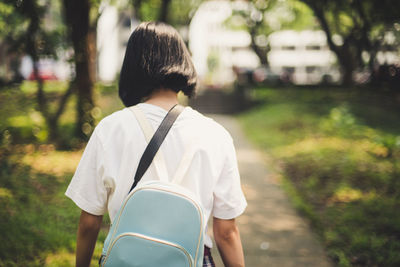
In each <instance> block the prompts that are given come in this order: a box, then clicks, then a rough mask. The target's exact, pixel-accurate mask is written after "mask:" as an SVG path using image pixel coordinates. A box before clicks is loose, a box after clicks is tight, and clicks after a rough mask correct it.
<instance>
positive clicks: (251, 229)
mask: <svg viewBox="0 0 400 267" xmlns="http://www.w3.org/2000/svg"><path fill="white" fill-rule="evenodd" d="M211 117H213V118H214V119H215V120H216V121H217V122H219V123H221V124H222V125H223V126H224V127H225V128H226V129H227V130H228V131H229V132H230V133H231V135H232V137H233V139H234V141H235V146H236V150H237V155H238V161H239V168H240V173H241V177H242V185H243V189H244V192H245V195H246V198H247V201H248V207H247V209H246V211H245V213H244V214H243V215H242V216H240V217H239V219H238V224H239V229H240V231H241V237H242V242H243V247H244V253H245V259H246V266H247V267H264V266H272V267H274V266H278V267H290V266H296V267H302V266H307V267H309V266H311V267H312V266H317V267H325V266H333V265H332V264H331V263H330V262H329V261H328V259H327V257H326V255H325V254H324V251H323V249H322V247H321V245H320V244H319V243H318V240H317V237H316V236H315V235H314V234H313V233H312V232H311V231H310V228H309V226H308V224H307V222H306V221H305V220H304V219H303V218H301V217H300V216H299V215H298V214H297V213H296V211H295V210H294V209H293V207H292V206H291V204H290V202H289V200H288V198H287V196H286V195H285V193H284V192H283V190H282V188H281V187H280V186H279V184H278V183H277V182H276V181H275V180H274V178H273V175H272V174H271V173H269V172H268V170H267V167H266V166H265V163H264V162H265V161H264V160H263V156H262V155H261V154H260V152H259V151H257V149H255V148H254V146H252V145H251V144H250V143H249V142H248V141H247V139H246V137H245V136H244V135H243V132H242V130H241V129H240V126H239V125H238V123H237V121H236V120H235V119H234V118H233V117H230V116H223V115H211ZM213 256H214V258H215V260H216V264H217V267H221V266H223V264H222V263H221V259H220V258H219V256H218V253H217V250H216V248H215V247H214V248H213Z"/></svg>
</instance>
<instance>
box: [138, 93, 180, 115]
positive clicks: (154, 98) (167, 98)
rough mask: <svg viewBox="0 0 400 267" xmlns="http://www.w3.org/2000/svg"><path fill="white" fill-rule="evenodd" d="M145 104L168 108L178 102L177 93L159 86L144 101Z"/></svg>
mask: <svg viewBox="0 0 400 267" xmlns="http://www.w3.org/2000/svg"><path fill="white" fill-rule="evenodd" d="M145 103H147V104H152V105H156V106H159V107H161V108H163V109H165V110H170V109H171V108H172V107H173V106H174V105H176V104H178V94H177V93H176V92H174V91H172V90H170V89H165V88H161V89H159V90H155V91H154V92H153V93H152V94H151V95H150V96H149V97H148V98H147V100H146V101H145Z"/></svg>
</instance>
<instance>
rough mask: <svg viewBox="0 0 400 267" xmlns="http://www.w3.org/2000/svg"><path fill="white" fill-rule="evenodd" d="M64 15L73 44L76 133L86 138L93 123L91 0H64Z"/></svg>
mask: <svg viewBox="0 0 400 267" xmlns="http://www.w3.org/2000/svg"><path fill="white" fill-rule="evenodd" d="M64 8H65V17H66V22H67V25H68V28H69V31H70V35H71V40H72V45H73V48H74V61H75V72H76V76H75V85H76V94H77V98H78V99H77V106H76V110H77V119H76V135H77V136H78V137H80V138H85V139H86V138H87V137H88V135H89V134H90V133H91V131H92V130H93V127H94V118H93V116H92V115H91V111H92V109H93V107H94V100H93V87H94V82H95V70H96V69H95V66H96V65H95V57H96V27H91V26H90V20H89V19H90V18H89V12H90V0H64Z"/></svg>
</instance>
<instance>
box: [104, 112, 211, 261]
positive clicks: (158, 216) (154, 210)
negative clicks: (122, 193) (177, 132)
mask: <svg viewBox="0 0 400 267" xmlns="http://www.w3.org/2000/svg"><path fill="white" fill-rule="evenodd" d="M130 109H131V110H132V111H133V113H134V114H135V116H136V118H137V120H138V122H139V124H140V126H141V127H142V130H143V132H144V134H145V137H146V139H147V141H148V146H147V148H146V150H145V152H144V153H143V156H142V158H141V160H140V163H139V166H138V169H137V171H136V175H135V180H134V184H133V185H132V188H131V191H130V193H129V194H128V196H127V198H126V199H125V200H124V202H123V203H122V206H121V208H120V210H119V211H118V213H117V215H116V217H115V219H114V221H113V222H112V224H111V227H110V231H109V233H108V236H107V238H106V240H105V242H104V248H103V252H102V257H101V259H100V266H104V267H111V266H113V267H114V266H115V267H125V266H126V267H128V266H143V267H158V266H163V267H164V266H165V267H181V266H182V267H201V266H202V265H203V249H204V243H203V229H204V224H205V222H204V217H203V212H202V208H201V205H200V204H199V202H198V201H197V200H196V197H195V196H194V195H193V194H192V193H191V192H189V191H188V190H187V189H185V188H183V187H181V186H179V183H180V182H181V180H182V179H183V178H184V175H185V173H186V171H187V169H188V168H189V166H190V162H191V159H192V157H193V155H194V150H192V151H188V152H187V153H185V155H184V156H183V158H182V160H181V163H180V164H179V167H178V169H177V171H176V173H175V175H174V177H173V179H172V180H171V181H169V179H168V177H167V172H166V166H165V162H164V159H163V157H162V154H161V153H157V151H158V148H159V146H160V145H161V143H162V141H163V140H164V138H165V136H166V134H167V132H168V130H169V129H170V127H171V126H172V124H173V122H174V121H175V119H176V118H177V116H178V115H179V114H180V112H181V111H182V110H183V108H182V107H181V106H175V107H174V108H172V109H171V110H170V111H169V112H168V114H167V116H166V117H165V118H164V120H163V122H162V123H161V125H160V127H159V128H158V129H157V131H156V133H155V134H154V135H152V132H153V130H152V128H151V126H150V124H149V123H148V122H147V120H146V118H145V116H144V114H143V113H142V112H141V110H140V108H139V107H137V106H134V107H131V108H130ZM153 158H154V160H153ZM151 162H153V163H154V165H155V169H156V173H157V175H158V176H159V177H157V178H158V179H154V180H153V181H150V182H144V183H140V184H139V185H138V186H137V187H136V184H137V183H138V182H139V180H140V178H141V177H142V175H143V174H144V173H145V172H146V170H147V168H148V166H149V165H150V163H151ZM133 188H134V189H133ZM132 189H133V190H132Z"/></svg>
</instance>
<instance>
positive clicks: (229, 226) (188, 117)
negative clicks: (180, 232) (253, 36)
mask: <svg viewBox="0 0 400 267" xmlns="http://www.w3.org/2000/svg"><path fill="white" fill-rule="evenodd" d="M159 25H160V24H155V23H144V24H141V25H140V26H139V27H138V28H139V30H138V29H137V30H135V32H134V33H133V34H132V36H131V38H130V44H131V45H130V44H129V43H128V48H127V53H126V56H125V60H124V66H123V68H122V71H121V80H120V97H121V99H122V100H123V102H124V104H125V105H126V106H127V107H129V106H132V105H135V104H137V103H139V102H142V101H143V100H144V103H143V102H142V103H140V104H138V107H139V108H140V109H141V110H142V112H143V113H144V114H145V117H146V119H147V120H148V121H149V122H150V124H151V126H152V128H153V129H154V130H155V129H157V127H158V126H159V124H160V123H161V121H162V119H163V118H164V117H165V115H166V113H167V110H168V109H169V108H170V107H171V106H173V105H174V104H176V103H177V92H178V91H180V90H182V88H183V87H182V85H181V84H179V81H180V80H181V78H182V77H185V79H184V83H185V84H186V89H183V90H182V91H183V92H184V93H186V94H187V95H189V96H190V95H191V94H192V93H193V90H194V87H195V79H194V78H193V77H191V76H190V75H194V77H195V72H194V68H193V66H192V65H191V67H190V66H189V69H190V68H192V69H193V70H192V73H194V74H191V72H190V71H188V70H187V68H188V63H187V62H184V64H183V65H184V67H185V68H186V70H185V71H183V72H182V71H181V74H180V75H183V76H182V77H181V76H179V75H178V76H177V74H176V73H173V72H171V73H172V74H171V73H168V71H165V70H164V72H165V73H166V74H164V78H162V79H161V81H160V82H159V83H160V84H159V85H158V86H155V85H154V84H151V83H152V82H148V81H146V79H148V78H149V77H147V76H148V75H149V74H146V75H143V73H142V76H140V75H139V78H138V77H136V80H133V81H131V80H130V79H131V77H130V76H127V75H128V73H140V72H141V71H143V70H140V71H138V70H135V67H132V62H131V59H132V58H133V59H135V58H136V60H137V57H138V55H132V54H130V53H133V52H132V51H131V50H129V49H130V46H131V48H132V47H135V49H137V44H138V42H139V41H140V36H142V37H143V36H144V35H143V34H144V33H146V34H150V35H151V34H159V35H164V34H170V33H169V32H168V31H171V29H172V28H171V27H169V26H166V25H164V24H161V26H159ZM160 27H161V28H162V31H161V33H159V32H158V33H157V31H160V29H159V28H160ZM168 27H169V28H168ZM170 28H171V29H170ZM165 31H167V33H165ZM173 34H175V33H173ZM135 36H136V38H135ZM138 36H139V37H138ZM168 38H171V37H170V36H169V37H168ZM173 38H177V37H175V36H174V37H173ZM142 39H143V40H142V43H143V44H142V45H145V46H146V45H147V46H149V42H150V43H151V40H149V39H148V38H147V37H146V38H144V37H143V38H142ZM150 39H151V38H150ZM161 39H162V38H161ZM178 43H179V44H178V46H179V45H181V43H182V44H183V42H179V40H178ZM168 45H169V46H171V43H170V42H169V43H168ZM150 47H151V45H150ZM172 47H174V45H172ZM141 49H142V51H140V49H138V51H137V52H138V53H146V51H145V49H146V47H142V48H141ZM147 49H148V48H147ZM168 49H170V47H168V48H167V50H168ZM185 49H186V48H185ZM161 50H162V49H161ZM173 50H174V49H173ZM175 50H176V51H178V52H179V51H180V49H175ZM128 51H131V52H128ZM168 51H169V50H168ZM176 51H175V52H176ZM180 52H181V53H182V51H180ZM184 52H185V51H184ZM171 53H172V52H171ZM186 53H187V52H185V53H184V55H183V57H185V56H186V57H188V53H187V54H186ZM150 54H151V53H150ZM153 54H154V53H153ZM167 54H168V53H167ZM145 56H146V55H144V56H143V55H142V57H145ZM158 56H159V57H162V56H163V55H162V53H161V54H158ZM164 56H165V55H164ZM166 57H167V58H169V57H170V55H167V56H166ZM148 60H149V59H148ZM186 60H187V59H186ZM189 60H190V58H189ZM175 63H176V62H175ZM190 64H191V62H190ZM137 65H139V67H140V64H137ZM142 65H143V64H142ZM149 65H153V67H154V65H156V64H149ZM167 65H168V64H167ZM127 66H128V67H127ZM132 68H133V69H132ZM172 69H174V68H172ZM176 69H177V68H176V67H175V70H176ZM182 73H184V74H182ZM133 76H134V75H133ZM124 77H126V79H125V78H124ZM133 78H135V77H133ZM193 79H194V80H193ZM138 81H139V82H138ZM135 82H136V83H138V84H139V85H142V86H143V87H144V89H146V90H144V89H143V88H142V89H137V91H135V92H132V91H131V90H132V87H134V88H135V86H132V85H131V84H132V83H135ZM141 82H142V83H141ZM177 84H178V86H177ZM136 86H138V85H136ZM146 86H147V88H146ZM174 86H176V88H174ZM171 87H172V89H170V88H171ZM140 90H142V92H141V93H138V91H140ZM185 91H186V92H185ZM146 145H147V142H146V139H145V136H144V134H143V132H142V130H141V128H140V125H139V124H138V122H137V121H136V119H135V117H134V115H133V114H132V112H131V111H130V110H129V108H125V109H123V110H120V111H117V112H115V113H113V114H111V115H109V116H108V117H106V118H104V119H103V120H102V121H101V122H100V123H99V125H98V126H97V127H96V129H95V131H94V133H93V134H92V136H91V139H90V141H89V143H88V145H87V147H86V149H85V152H84V155H83V157H82V160H81V162H80V164H79V166H78V168H77V171H76V173H75V175H74V178H73V180H72V181H71V184H70V186H69V188H68V190H67V192H66V195H67V196H69V197H70V198H71V199H73V200H74V202H75V203H76V204H77V205H78V206H79V207H80V208H81V209H82V216H81V221H80V228H79V231H78V244H77V265H79V266H87V263H88V262H90V258H91V254H92V251H93V250H92V249H93V244H94V243H93V239H94V242H95V240H96V237H97V233H98V227H99V225H100V223H99V221H100V222H101V218H102V217H101V216H102V215H103V214H105V213H106V212H107V211H108V213H109V215H110V218H111V220H113V219H114V216H115V214H116V213H117V211H118V209H119V208H120V206H121V203H122V202H123V200H124V198H125V197H126V196H127V194H128V191H129V189H130V186H131V185H132V183H133V177H134V174H135V171H136V167H137V165H138V162H139V160H140V158H141V156H142V153H143V151H144V149H145V147H146ZM189 149H190V150H194V151H195V154H194V157H193V159H192V161H191V164H190V167H189V168H188V170H187V173H186V174H185V179H183V181H182V184H181V185H182V186H184V187H185V188H187V189H188V190H189V191H191V192H192V193H194V194H195V195H196V196H197V197H198V199H199V201H200V202H201V205H202V208H203V210H204V215H205V218H206V220H208V219H209V217H210V216H213V217H214V236H215V239H216V243H217V245H218V248H219V249H220V252H221V256H222V258H223V260H224V263H225V265H226V266H243V265H244V260H243V251H242V248H241V243H240V237H239V232H238V230H237V227H236V225H235V221H234V218H235V217H237V216H239V215H240V214H241V213H242V212H243V211H244V209H245V207H246V201H245V199H244V196H243V193H242V191H241V188H240V178H239V172H238V169H237V162H236V155H235V151H234V146H233V142H232V138H231V137H230V135H229V133H228V132H227V131H226V130H225V129H224V128H223V127H222V126H220V125H219V124H217V123H216V122H214V121H213V120H211V119H209V118H207V117H205V116H203V115H201V114H200V113H198V112H197V111H195V110H193V109H191V108H190V107H186V108H185V110H184V111H183V112H182V113H181V114H180V116H179V117H178V119H177V121H176V122H175V123H174V124H173V126H172V128H171V130H170V132H169V133H168V135H167V137H166V139H165V141H164V142H163V144H162V145H161V147H160V152H159V153H161V154H162V156H163V158H164V160H165V162H166V167H167V172H168V176H169V177H172V176H173V174H174V172H175V171H176V168H177V167H178V165H179V163H180V160H181V159H182V156H183V154H184V153H185V151H187V150H189ZM154 172H155V169H154V166H152V165H151V167H150V168H149V169H148V170H147V171H146V173H145V174H144V176H143V179H142V180H141V182H146V181H148V180H151V179H154V177H157V176H156V175H155V173H154ZM182 216H184V214H183V215H182ZM205 246H206V250H205V258H204V266H213V263H212V257H211V255H210V252H209V248H211V246H212V241H211V239H210V237H208V236H206V237H205ZM132 260H133V261H134V259H132Z"/></svg>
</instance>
